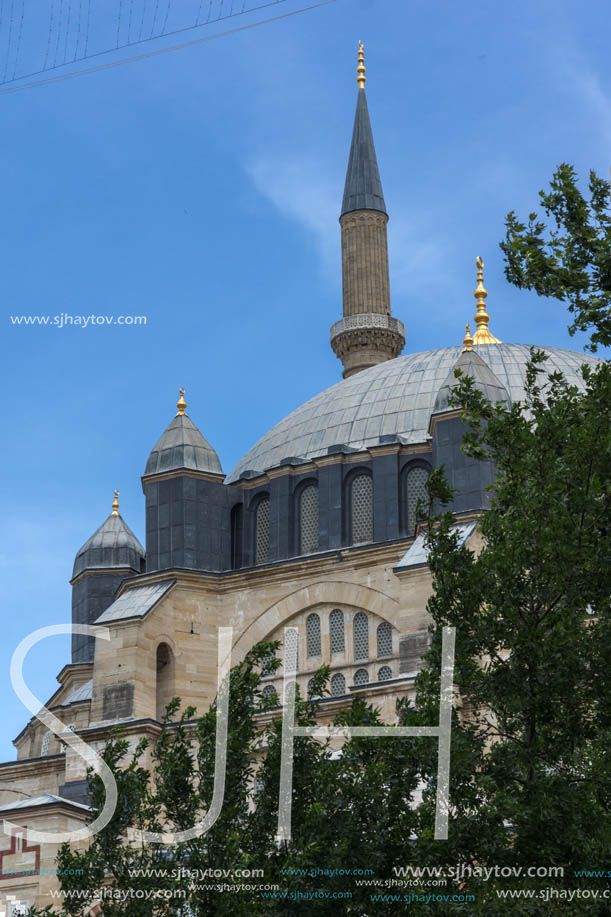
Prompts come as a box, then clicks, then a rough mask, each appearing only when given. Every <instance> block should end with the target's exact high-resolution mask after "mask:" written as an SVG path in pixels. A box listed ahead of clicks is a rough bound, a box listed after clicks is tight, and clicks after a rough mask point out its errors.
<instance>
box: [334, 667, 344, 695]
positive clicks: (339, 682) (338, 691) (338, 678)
mask: <svg viewBox="0 0 611 917" xmlns="http://www.w3.org/2000/svg"><path fill="white" fill-rule="evenodd" d="M345 693H346V679H345V678H344V676H343V675H342V674H341V672H336V673H335V675H334V676H333V678H332V679H331V696H332V697H340V696H341V695H342V694H345Z"/></svg>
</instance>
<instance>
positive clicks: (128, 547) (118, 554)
mask: <svg viewBox="0 0 611 917" xmlns="http://www.w3.org/2000/svg"><path fill="white" fill-rule="evenodd" d="M118 506H119V504H118V503H117V494H115V502H114V503H113V511H112V513H111V514H110V516H109V517H108V519H106V521H105V522H103V523H102V525H101V526H100V527H99V529H97V531H95V532H94V533H93V535H92V536H91V538H89V539H88V540H87V541H86V542H85V544H84V545H83V547H82V548H80V550H79V551H78V552H77V555H76V557H75V559H74V569H73V571H72V579H75V577H77V576H79V574H81V573H83V572H84V571H85V570H98V571H99V570H124V569H129V570H133V571H134V572H136V573H140V572H141V571H142V568H143V562H144V556H145V551H144V548H143V547H142V545H141V544H140V542H139V541H138V539H137V538H136V536H135V535H134V533H133V532H132V530H131V529H130V527H129V526H128V525H127V523H126V522H125V521H124V520H123V518H122V517H121V516H120V515H119V510H118Z"/></svg>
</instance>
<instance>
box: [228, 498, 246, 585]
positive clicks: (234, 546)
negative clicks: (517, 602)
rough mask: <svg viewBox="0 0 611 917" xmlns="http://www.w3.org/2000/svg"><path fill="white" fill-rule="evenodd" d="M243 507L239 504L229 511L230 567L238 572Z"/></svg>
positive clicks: (240, 555) (240, 563) (240, 557)
mask: <svg viewBox="0 0 611 917" xmlns="http://www.w3.org/2000/svg"><path fill="white" fill-rule="evenodd" d="M243 511H244V510H243V506H242V504H241V503H236V505H235V506H234V507H233V509H232V510H231V567H232V569H233V570H238V569H239V568H240V567H241V566H242V518H243Z"/></svg>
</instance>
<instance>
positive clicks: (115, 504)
mask: <svg viewBox="0 0 611 917" xmlns="http://www.w3.org/2000/svg"><path fill="white" fill-rule="evenodd" d="M111 515H112V516H118V515H119V491H118V490H115V498H114V500H113V501H112V513H111Z"/></svg>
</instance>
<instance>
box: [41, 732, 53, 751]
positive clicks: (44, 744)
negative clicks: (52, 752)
mask: <svg viewBox="0 0 611 917" xmlns="http://www.w3.org/2000/svg"><path fill="white" fill-rule="evenodd" d="M50 742H51V733H50V732H49V730H47V731H46V732H45V734H44V736H43V737H42V748H41V749H40V754H41V755H43V756H44V755H48V754H49V743H50Z"/></svg>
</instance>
